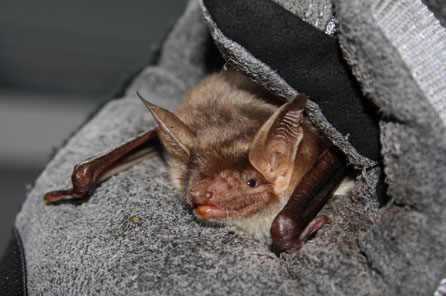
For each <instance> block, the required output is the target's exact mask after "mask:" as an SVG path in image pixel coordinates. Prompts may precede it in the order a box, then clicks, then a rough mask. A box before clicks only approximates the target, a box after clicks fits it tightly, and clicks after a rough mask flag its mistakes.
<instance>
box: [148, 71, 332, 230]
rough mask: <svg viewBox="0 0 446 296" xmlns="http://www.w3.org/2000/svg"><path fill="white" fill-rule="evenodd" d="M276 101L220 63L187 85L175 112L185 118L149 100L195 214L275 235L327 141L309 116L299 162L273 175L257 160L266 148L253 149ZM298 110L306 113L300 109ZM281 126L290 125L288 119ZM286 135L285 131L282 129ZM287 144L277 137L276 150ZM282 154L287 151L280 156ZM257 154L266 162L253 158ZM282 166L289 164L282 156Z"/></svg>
mask: <svg viewBox="0 0 446 296" xmlns="http://www.w3.org/2000/svg"><path fill="white" fill-rule="evenodd" d="M270 101H272V100H271V95H270V94H269V93H268V92H266V91H265V90H264V89H261V88H260V87H259V86H257V85H255V84H254V83H252V82H251V81H249V80H248V79H247V78H245V77H244V76H242V75H240V74H238V73H236V72H233V71H221V72H219V73H215V74H212V75H210V76H208V77H207V78H205V79H204V80H203V81H202V82H201V83H200V84H198V85H197V86H196V87H195V88H193V89H191V90H190V91H189V92H188V94H187V95H186V97H185V99H184V101H183V102H182V104H181V105H180V107H179V108H178V110H177V112H176V116H177V117H178V118H179V120H180V121H181V122H182V123H181V122H180V123H179V124H177V123H175V122H174V123H169V122H167V123H166V122H163V121H164V120H163V119H161V120H160V118H159V116H157V115H156V114H154V113H158V114H159V111H154V110H153V108H154V107H153V105H152V108H149V109H151V112H152V113H153V114H154V117H155V119H157V117H158V119H157V121H158V124H159V125H160V131H159V133H160V137H161V140H162V142H163V144H164V146H165V147H166V146H167V147H166V150H167V152H168V160H169V165H170V172H171V179H172V182H173V184H174V185H175V186H176V187H177V188H178V189H179V191H180V192H181V194H182V195H184V196H185V199H186V200H187V201H188V202H189V203H190V204H192V205H193V206H195V210H194V212H195V214H196V215H197V216H198V217H200V218H202V219H203V220H205V221H210V222H217V223H223V224H231V225H237V226H239V227H240V228H242V229H243V230H245V231H247V232H248V233H251V234H253V235H254V236H256V237H258V238H260V237H268V236H269V230H270V227H271V223H272V221H273V219H274V218H275V216H276V215H277V214H278V213H279V211H280V210H281V209H282V208H283V207H284V205H285V204H286V203H287V201H288V198H289V196H290V194H291V191H292V190H293V189H294V187H295V186H296V184H297V183H298V182H299V180H300V179H301V178H302V177H303V175H304V174H305V173H306V172H307V171H308V170H309V169H310V168H311V167H312V165H313V163H314V162H315V161H316V159H317V157H318V155H319V153H320V151H321V147H322V146H323V145H324V143H325V142H324V140H323V139H322V137H321V136H320V135H319V134H318V132H317V131H316V130H315V129H314V128H312V126H311V125H310V124H309V123H308V122H307V120H303V122H302V123H301V125H300V126H301V128H302V131H303V135H301V136H302V137H301V139H300V143H299V144H298V147H297V153H296V155H295V158H294V164H292V165H289V164H288V166H291V167H294V168H293V172H292V177H291V178H290V181H289V182H285V183H284V184H278V183H280V182H279V181H277V179H271V178H270V177H268V176H267V175H268V172H267V171H265V170H264V169H260V170H259V168H260V167H262V164H261V161H257V160H256V158H259V157H262V156H258V155H257V156H256V155H255V153H254V152H253V153H251V154H252V155H250V151H252V150H254V148H253V146H255V145H259V141H258V140H257V142H256V140H255V138H256V135H257V134H258V133H259V130H260V129H261V128H262V126H263V125H264V124H265V122H266V121H267V120H268V119H269V118H271V117H272V116H273V115H274V114H275V112H276V111H277V110H278V109H279V107H278V106H277V105H274V104H272V103H270ZM276 103H277V99H276ZM304 104H305V103H304ZM166 112H167V111H166ZM302 112H303V108H302V111H301V113H302ZM169 116H170V115H169ZM171 116H174V115H173V114H171ZM299 116H301V117H302V118H303V115H302V114H300V113H299ZM290 120H293V118H290ZM296 120H298V119H296ZM285 121H286V120H285ZM163 124H166V126H169V125H170V128H171V131H172V133H169V135H164V136H163V128H162V125H163ZM183 124H184V126H183ZM281 128H282V129H288V126H287V124H283V126H282V127H281ZM279 129H280V128H279ZM279 129H278V130H279ZM279 132H280V131H279ZM172 135H173V136H172ZM280 136H282V137H284V136H285V137H286V135H277V137H280ZM173 138H176V139H173ZM277 142H279V141H277ZM279 144H283V143H279ZM270 146H271V145H270ZM273 146H274V145H273ZM269 149H270V150H271V149H273V148H269ZM274 149H276V148H274ZM281 149H282V150H283V149H288V148H284V147H283V145H282V146H281V145H278V148H277V149H276V150H278V151H280V150H281ZM179 150H180V152H179ZM185 150H186V151H185ZM282 152H283V151H282ZM261 153H262V155H263V154H264V151H262V152H261ZM273 154H274V153H273ZM276 154H277V152H276ZM271 157H273V155H271ZM279 161H282V159H279V158H277V159H276V162H277V163H278V162H279ZM257 162H259V163H260V164H259V165H255V164H254V165H253V163H257ZM276 166H277V164H276ZM282 167H283V168H285V166H283V165H282V164H281V167H280V168H281V169H282ZM271 170H272V169H271ZM254 183H255V184H254ZM282 183H283V182H282Z"/></svg>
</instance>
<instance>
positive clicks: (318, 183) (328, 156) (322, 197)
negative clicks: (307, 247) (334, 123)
mask: <svg viewBox="0 0 446 296" xmlns="http://www.w3.org/2000/svg"><path fill="white" fill-rule="evenodd" d="M346 170H347V167H346V163H345V157H344V155H343V154H342V153H341V152H340V151H339V150H338V149H337V148H335V147H334V146H331V147H328V148H327V149H326V150H324V152H322V154H321V155H320V156H319V159H318V160H317V161H316V163H315V164H314V166H313V168H312V169H311V170H310V171H309V172H308V173H307V174H306V175H305V176H304V177H303V178H302V180H301V181H300V182H299V184H298V185H297V186H296V188H295V189H294V191H293V193H292V195H291V197H290V199H289V201H288V203H287V204H286V206H285V207H284V208H283V209H282V211H281V212H280V213H279V214H278V215H277V217H276V218H275V219H274V221H273V223H272V226H271V237H272V239H273V248H274V249H275V250H276V251H279V252H287V253H295V252H297V251H299V250H300V249H301V248H302V246H303V245H304V243H305V241H306V240H307V238H308V237H309V236H310V235H311V234H312V233H314V232H315V231H317V230H318V229H319V228H321V227H322V226H324V225H325V224H327V223H330V219H329V218H328V217H327V216H325V215H321V216H317V217H315V216H316V214H317V213H318V212H319V210H320V209H321V208H322V206H323V205H324V204H325V202H326V201H327V200H328V198H329V197H330V196H331V193H332V191H333V189H334V188H336V186H337V185H338V184H339V182H340V181H341V180H342V179H343V178H344V177H345V173H346Z"/></svg>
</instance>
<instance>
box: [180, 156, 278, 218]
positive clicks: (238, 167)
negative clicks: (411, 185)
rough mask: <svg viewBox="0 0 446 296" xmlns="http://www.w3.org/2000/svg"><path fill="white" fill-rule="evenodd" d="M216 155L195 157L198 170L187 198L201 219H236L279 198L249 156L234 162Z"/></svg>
mask: <svg viewBox="0 0 446 296" xmlns="http://www.w3.org/2000/svg"><path fill="white" fill-rule="evenodd" d="M245 154H246V155H247V151H246V153H245ZM215 157H216V156H214V157H212V158H211V159H210V160H209V161H204V160H203V159H202V158H203V157H200V158H201V159H200V161H197V162H196V163H194V161H193V160H192V164H191V165H192V166H195V167H197V169H196V170H194V172H197V173H194V174H192V175H191V176H190V180H189V182H188V183H189V185H188V187H189V188H188V190H187V191H186V194H187V196H186V198H187V199H188V201H189V202H190V203H191V204H192V205H193V207H194V213H195V214H196V215H197V216H198V217H199V218H201V219H203V220H206V221H212V222H219V223H225V222H233V221H234V220H239V219H240V218H243V217H248V216H251V215H253V214H255V213H256V212H258V211H260V210H262V209H263V208H265V207H266V206H267V205H269V204H271V203H272V202H273V201H274V200H275V199H277V196H276V194H275V193H274V188H273V184H272V183H271V182H269V181H268V180H266V179H265V178H264V176H263V175H262V174H261V173H259V172H258V171H257V170H256V169H255V168H254V167H253V166H252V165H251V164H250V163H249V161H248V160H247V157H234V158H233V161H230V160H228V158H226V157H224V159H222V158H220V159H218V158H215ZM193 159H194V158H193ZM230 162H233V163H232V164H231V163H230ZM222 166H223V168H222Z"/></svg>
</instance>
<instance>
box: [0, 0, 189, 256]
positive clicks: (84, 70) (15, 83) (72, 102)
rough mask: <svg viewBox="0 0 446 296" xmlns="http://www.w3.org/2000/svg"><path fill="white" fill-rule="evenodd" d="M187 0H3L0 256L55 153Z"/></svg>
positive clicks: (144, 56)
mask: <svg viewBox="0 0 446 296" xmlns="http://www.w3.org/2000/svg"><path fill="white" fill-rule="evenodd" d="M186 2H187V1H186V0H181V1H179V0H158V1H147V0H135V1H131V2H125V1H119V0H107V1H105V0H96V1H57V0H41V1H25V0H2V1H1V9H0V254H1V253H3V250H4V248H5V246H6V243H7V241H8V240H9V237H10V235H11V230H12V227H13V224H14V218H15V216H16V215H17V213H18V211H19V210H20V206H21V204H22V203H23V201H24V199H25V197H26V192H27V191H29V189H30V188H32V184H33V181H34V179H35V178H36V177H37V176H38V174H39V172H40V171H41V170H42V169H43V168H44V166H45V164H46V163H47V162H48V161H49V159H50V156H51V154H52V151H54V150H55V149H57V148H59V147H60V146H61V145H62V143H63V141H64V140H65V139H66V138H67V137H68V136H69V135H70V134H71V132H72V131H74V130H75V129H76V128H77V127H78V126H79V125H80V124H81V123H83V122H84V121H85V120H86V118H87V117H88V114H89V113H91V112H92V111H93V110H95V108H96V107H97V106H98V105H99V104H100V103H101V102H103V101H104V100H105V99H106V98H107V95H108V94H109V93H110V91H111V90H112V89H113V88H114V87H116V86H117V85H118V84H119V82H120V81H121V80H122V79H123V78H124V77H125V76H127V75H128V74H131V73H133V72H134V71H136V70H137V69H139V68H140V67H142V66H143V65H144V64H146V63H147V62H148V61H149V57H150V53H151V52H152V51H153V50H154V49H156V47H157V44H159V42H160V41H161V40H162V39H163V37H164V36H165V34H166V33H167V31H168V30H169V28H170V27H171V26H172V25H173V24H174V23H175V20H176V19H177V18H178V17H179V16H180V15H181V13H182V11H183V9H184V7H185V5H186Z"/></svg>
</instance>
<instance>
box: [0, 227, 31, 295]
mask: <svg viewBox="0 0 446 296" xmlns="http://www.w3.org/2000/svg"><path fill="white" fill-rule="evenodd" d="M0 295H2V296H10V295H11V296H12V295H28V293H27V287H26V265H25V257H24V252H23V248H22V242H21V240H20V236H19V233H18V231H17V230H16V229H14V230H13V233H12V235H11V238H10V240H9V243H8V245H7V247H6V249H5V252H4V253H3V256H2V258H1V260H0Z"/></svg>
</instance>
